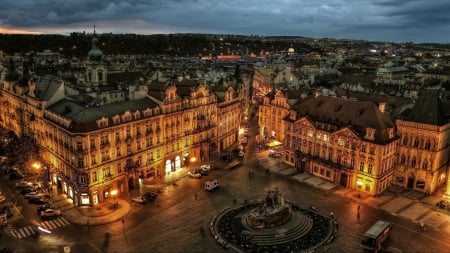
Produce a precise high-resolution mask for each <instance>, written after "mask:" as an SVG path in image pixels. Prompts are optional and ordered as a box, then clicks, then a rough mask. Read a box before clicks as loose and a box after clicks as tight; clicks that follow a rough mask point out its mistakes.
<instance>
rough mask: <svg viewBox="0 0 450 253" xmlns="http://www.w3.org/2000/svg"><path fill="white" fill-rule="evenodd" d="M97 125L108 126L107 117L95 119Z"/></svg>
mask: <svg viewBox="0 0 450 253" xmlns="http://www.w3.org/2000/svg"><path fill="white" fill-rule="evenodd" d="M97 126H98V127H99V128H105V127H108V119H107V118H101V119H99V120H97Z"/></svg>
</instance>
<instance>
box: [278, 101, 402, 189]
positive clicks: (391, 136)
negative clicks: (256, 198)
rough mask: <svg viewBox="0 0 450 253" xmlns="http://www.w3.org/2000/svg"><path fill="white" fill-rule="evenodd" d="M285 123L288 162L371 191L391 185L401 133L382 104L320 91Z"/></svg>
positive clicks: (293, 110)
mask: <svg viewBox="0 0 450 253" xmlns="http://www.w3.org/2000/svg"><path fill="white" fill-rule="evenodd" d="M285 124H286V138H285V141H284V145H283V147H284V155H283V157H282V159H283V162H284V163H287V164H291V165H292V166H295V167H296V168H297V169H298V170H299V171H306V172H308V173H311V174H313V175H315V176H318V177H321V178H324V179H326V180H329V181H330V182H333V183H335V184H339V185H342V186H343V187H345V188H349V189H355V190H358V191H361V192H364V193H366V194H369V195H374V196H375V195H377V194H379V193H381V192H383V191H384V190H385V189H386V188H387V187H389V186H390V185H391V183H392V175H393V173H394V168H395V161H396V145H397V140H398V136H397V134H396V132H395V127H394V124H393V122H392V121H391V119H390V117H389V115H387V113H385V112H384V104H380V106H379V107H377V106H375V105H374V104H373V103H369V102H363V101H353V100H348V99H342V98H335V97H328V96H321V95H316V96H314V97H308V98H306V99H305V100H304V101H303V102H301V103H299V104H298V105H296V107H295V108H293V109H292V110H290V113H289V115H288V116H286V117H285Z"/></svg>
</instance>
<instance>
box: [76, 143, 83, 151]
mask: <svg viewBox="0 0 450 253" xmlns="http://www.w3.org/2000/svg"><path fill="white" fill-rule="evenodd" d="M77 151H83V144H82V143H81V141H79V142H77Z"/></svg>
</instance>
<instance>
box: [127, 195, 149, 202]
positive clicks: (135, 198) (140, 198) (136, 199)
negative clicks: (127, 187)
mask: <svg viewBox="0 0 450 253" xmlns="http://www.w3.org/2000/svg"><path fill="white" fill-rule="evenodd" d="M131 201H133V202H136V203H139V204H145V203H147V198H145V197H144V196H137V197H134V198H132V199H131Z"/></svg>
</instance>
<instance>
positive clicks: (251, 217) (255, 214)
mask: <svg viewBox="0 0 450 253" xmlns="http://www.w3.org/2000/svg"><path fill="white" fill-rule="evenodd" d="M291 217H292V208H291V207H290V206H289V205H288V204H286V203H285V202H284V199H283V198H282V196H281V194H280V192H279V190H278V188H275V189H274V190H269V191H268V192H267V196H266V199H265V201H264V202H262V203H261V204H260V205H259V206H258V207H256V208H254V209H252V210H250V212H249V213H248V215H247V217H246V219H245V220H246V223H247V225H248V226H249V227H251V228H253V229H260V228H272V227H278V226H280V225H283V224H285V223H286V222H288V221H289V220H290V219H291Z"/></svg>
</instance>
